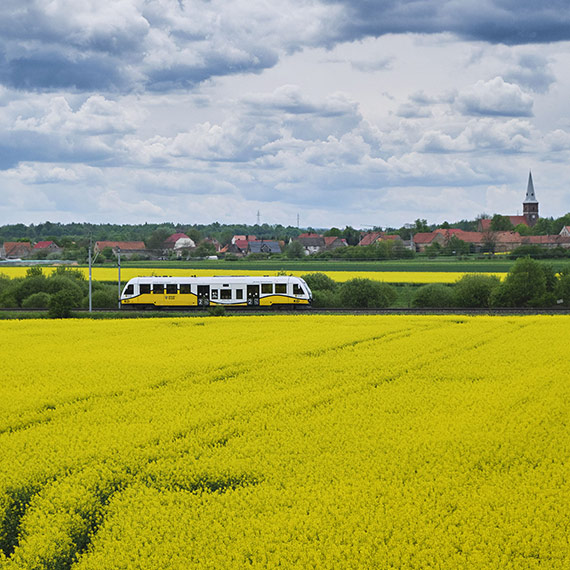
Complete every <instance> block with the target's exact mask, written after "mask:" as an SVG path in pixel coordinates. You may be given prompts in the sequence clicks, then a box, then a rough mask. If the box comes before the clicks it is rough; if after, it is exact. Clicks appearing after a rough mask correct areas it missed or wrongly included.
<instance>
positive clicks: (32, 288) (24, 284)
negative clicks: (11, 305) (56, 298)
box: [14, 274, 48, 305]
mask: <svg viewBox="0 0 570 570" xmlns="http://www.w3.org/2000/svg"><path fill="white" fill-rule="evenodd" d="M47 283H48V280H47V279H46V278H45V277H44V276H43V275H41V276H37V275H33V274H32V275H31V276H28V277H26V278H25V279H18V281H16V282H15V283H14V286H15V289H14V297H15V298H16V301H17V302H18V304H19V305H21V304H22V302H23V300H24V299H26V298H27V297H29V296H30V295H33V294H34V293H43V292H47V288H48V285H47Z"/></svg>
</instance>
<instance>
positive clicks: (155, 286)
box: [152, 283, 164, 295]
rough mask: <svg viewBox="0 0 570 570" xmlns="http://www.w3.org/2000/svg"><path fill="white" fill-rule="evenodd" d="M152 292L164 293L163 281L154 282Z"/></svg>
mask: <svg viewBox="0 0 570 570" xmlns="http://www.w3.org/2000/svg"><path fill="white" fill-rule="evenodd" d="M152 292H153V293H154V294H155V295H164V283H154V284H153V286H152Z"/></svg>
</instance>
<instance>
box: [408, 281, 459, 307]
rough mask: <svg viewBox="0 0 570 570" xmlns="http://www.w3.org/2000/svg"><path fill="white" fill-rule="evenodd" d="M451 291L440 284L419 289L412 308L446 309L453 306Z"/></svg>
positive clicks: (432, 284)
mask: <svg viewBox="0 0 570 570" xmlns="http://www.w3.org/2000/svg"><path fill="white" fill-rule="evenodd" d="M453 297H454V295H453V289H452V288H451V287H449V286H447V285H442V284H441V283H430V284H429V285H423V286H422V287H420V288H419V289H418V290H417V292H416V295H415V297H414V301H413V305H414V307H433V308H446V307H452V306H453V301H454V299H453Z"/></svg>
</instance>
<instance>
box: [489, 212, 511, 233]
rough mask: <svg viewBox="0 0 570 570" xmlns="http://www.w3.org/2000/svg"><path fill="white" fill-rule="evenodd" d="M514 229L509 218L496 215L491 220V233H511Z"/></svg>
mask: <svg viewBox="0 0 570 570" xmlns="http://www.w3.org/2000/svg"><path fill="white" fill-rule="evenodd" d="M513 229H514V226H513V224H512V223H511V220H510V218H509V216H502V215H501V214H495V215H494V216H493V217H492V218H491V231H493V232H509V231H512V230H513Z"/></svg>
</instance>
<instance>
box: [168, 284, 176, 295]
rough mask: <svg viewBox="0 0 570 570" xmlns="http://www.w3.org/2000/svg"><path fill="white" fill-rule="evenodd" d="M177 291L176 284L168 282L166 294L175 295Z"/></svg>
mask: <svg viewBox="0 0 570 570" xmlns="http://www.w3.org/2000/svg"><path fill="white" fill-rule="evenodd" d="M177 292H178V285H176V283H168V284H167V285H166V294H167V295H176V293H177Z"/></svg>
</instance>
